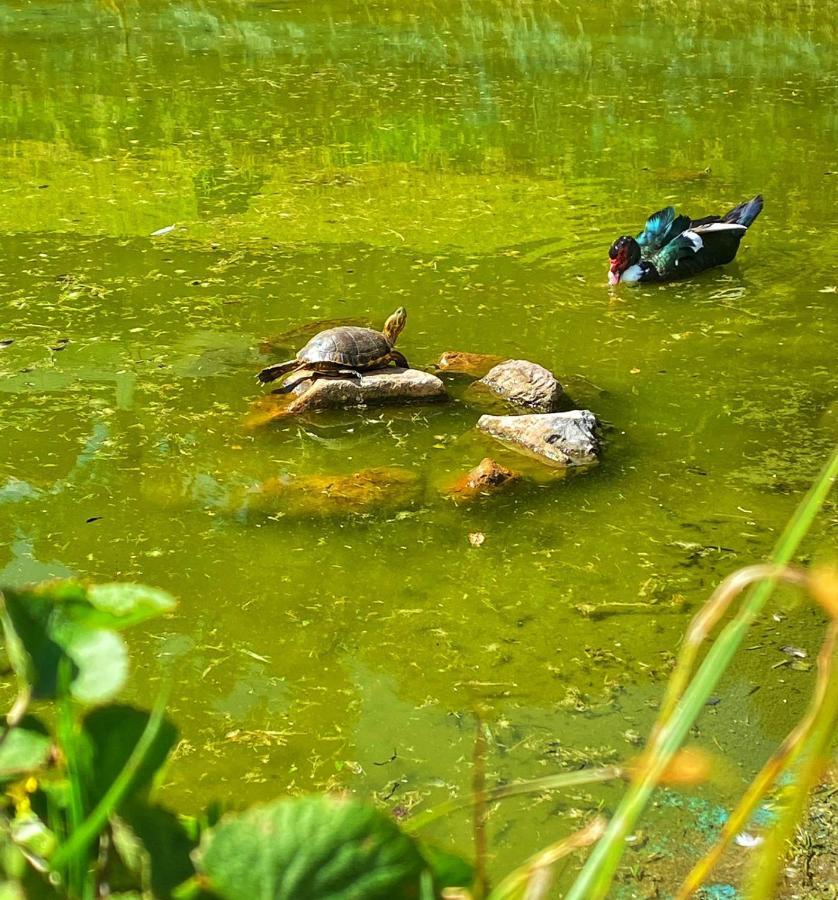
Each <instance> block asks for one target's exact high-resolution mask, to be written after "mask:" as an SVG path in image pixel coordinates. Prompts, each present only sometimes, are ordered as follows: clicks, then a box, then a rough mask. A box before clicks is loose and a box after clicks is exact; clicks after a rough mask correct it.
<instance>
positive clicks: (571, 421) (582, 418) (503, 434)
mask: <svg viewBox="0 0 838 900" xmlns="http://www.w3.org/2000/svg"><path fill="white" fill-rule="evenodd" d="M477 427H478V428H479V429H480V430H481V431H484V432H485V433H486V434H488V435H490V436H491V437H493V438H496V439H497V440H499V441H501V442H502V443H504V444H507V445H508V446H510V447H512V448H513V449H514V450H518V451H520V452H522V453H526V454H528V455H529V456H535V457H536V458H538V459H540V460H542V461H543V462H548V463H550V464H551V465H554V466H563V467H567V466H589V465H591V464H592V463H595V462H597V460H598V458H599V446H600V445H599V439H598V438H597V435H596V429H597V420H596V417H595V416H594V414H593V413H592V412H591V411H590V410H588V409H574V410H571V411H570V412H562V413H541V414H535V415H529V416H481V417H480V419H479V420H478V422H477Z"/></svg>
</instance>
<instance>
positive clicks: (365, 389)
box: [284, 368, 445, 415]
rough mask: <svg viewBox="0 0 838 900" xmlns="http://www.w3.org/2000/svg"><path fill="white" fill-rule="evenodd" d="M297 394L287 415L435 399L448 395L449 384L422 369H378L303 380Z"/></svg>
mask: <svg viewBox="0 0 838 900" xmlns="http://www.w3.org/2000/svg"><path fill="white" fill-rule="evenodd" d="M292 396H293V397H294V398H295V399H293V400H292V401H291V403H290V404H289V405H288V406H287V407H286V408H285V411H284V413H285V415H295V414H297V413H301V412H306V411H307V410H311V409H342V408H343V407H349V406H363V405H366V404H372V403H403V402H409V401H412V400H435V399H439V398H441V397H444V396H445V385H444V384H443V383H442V381H441V380H440V379H439V378H437V377H436V375H431V374H430V372H421V371H419V370H418V369H397V368H387V369H376V370H375V371H373V372H364V373H363V374H362V375H361V376H360V377H359V378H328V377H327V378H321V377H318V378H316V379H314V380H312V381H302V382H300V384H299V385H298V386H297V387H295V388H294V389H293V391H292Z"/></svg>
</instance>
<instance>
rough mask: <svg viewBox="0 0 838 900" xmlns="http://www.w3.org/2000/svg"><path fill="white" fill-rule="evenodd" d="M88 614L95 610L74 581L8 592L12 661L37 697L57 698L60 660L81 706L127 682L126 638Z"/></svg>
mask: <svg viewBox="0 0 838 900" xmlns="http://www.w3.org/2000/svg"><path fill="white" fill-rule="evenodd" d="M85 610H88V611H92V612H96V611H95V610H94V608H93V607H92V606H91V605H90V603H89V602H88V601H87V599H86V598H85V596H84V589H83V588H82V587H80V586H79V585H78V584H77V583H76V582H58V583H56V584H47V585H42V586H40V587H38V588H34V589H32V590H23V591H15V590H6V591H4V604H3V607H2V610H0V617H2V622H3V630H4V632H5V636H6V646H7V649H8V653H9V660H10V661H11V663H12V666H13V667H14V669H15V672H16V673H17V675H18V678H19V679H20V680H21V681H22V682H24V683H26V684H28V685H29V686H30V687H31V689H32V696H33V697H35V698H36V699H52V698H54V697H56V696H57V695H58V692H59V670H60V668H61V665H62V661H63V662H64V663H66V664H68V671H69V675H70V693H72V695H73V696H74V697H75V698H76V699H78V700H80V701H81V702H82V703H100V702H102V701H104V700H107V699H109V698H110V697H112V696H113V695H114V694H116V693H117V691H119V689H120V688H121V687H122V685H123V684H124V682H125V678H126V675H127V673H128V656H127V652H126V650H125V645H124V644H123V642H122V639H121V638H120V637H119V635H118V634H116V632H114V631H108V630H104V629H102V628H98V627H92V625H91V623H89V622H86V621H85Z"/></svg>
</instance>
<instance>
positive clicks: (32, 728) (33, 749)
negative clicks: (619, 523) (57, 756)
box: [0, 716, 52, 780]
mask: <svg viewBox="0 0 838 900" xmlns="http://www.w3.org/2000/svg"><path fill="white" fill-rule="evenodd" d="M51 745H52V739H51V738H50V735H49V734H48V733H47V730H46V728H45V727H44V726H43V725H42V724H41V723H40V722H39V721H38V720H37V719H36V718H35V717H34V716H26V717H25V718H24V719H23V720H22V721H21V723H20V724H19V725H18V726H16V727H15V728H12V730H11V732H10V733H9V734H8V735H7V736H6V738H5V739H4V740H3V742H2V744H0V780H5V779H9V778H17V777H19V776H20V775H24V774H25V773H27V772H32V771H34V770H35V769H39V768H40V767H41V766H42V765H43V764H44V763H45V762H46V760H47V757H48V756H49V751H50V746H51Z"/></svg>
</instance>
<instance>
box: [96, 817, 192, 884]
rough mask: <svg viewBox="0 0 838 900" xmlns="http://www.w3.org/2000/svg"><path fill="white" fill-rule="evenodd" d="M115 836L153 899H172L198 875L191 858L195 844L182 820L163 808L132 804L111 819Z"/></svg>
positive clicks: (120, 849) (123, 854)
mask: <svg viewBox="0 0 838 900" xmlns="http://www.w3.org/2000/svg"><path fill="white" fill-rule="evenodd" d="M111 834H112V836H113V841H114V846H115V847H116V849H117V850H118V851H119V855H120V856H121V858H122V860H123V861H124V863H125V865H126V866H127V867H128V869H129V870H131V871H132V872H134V873H136V875H137V876H138V878H139V880H140V883H141V884H142V887H143V889H144V890H145V891H146V892H147V894H148V895H150V896H153V897H159V898H167V897H171V896H172V893H173V892H174V890H175V888H176V887H177V886H178V885H180V884H182V883H183V882H184V881H186V880H187V879H189V878H191V877H192V876H194V874H195V870H194V868H193V866H192V861H191V858H190V854H191V852H192V851H193V850H194V849H195V843H194V841H192V840H190V838H189V836H188V835H187V833H186V830H185V828H184V826H183V823H182V822H181V821H180V820H179V819H178V817H177V816H176V815H175V814H174V813H172V812H170V811H169V810H167V809H164V808H163V807H160V806H149V805H147V804H146V803H143V802H142V801H141V800H135V801H132V802H130V803H129V804H127V805H126V808H125V809H124V810H123V812H122V814H121V815H120V816H114V817H113V818H112V819H111Z"/></svg>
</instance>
